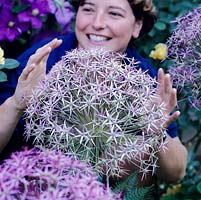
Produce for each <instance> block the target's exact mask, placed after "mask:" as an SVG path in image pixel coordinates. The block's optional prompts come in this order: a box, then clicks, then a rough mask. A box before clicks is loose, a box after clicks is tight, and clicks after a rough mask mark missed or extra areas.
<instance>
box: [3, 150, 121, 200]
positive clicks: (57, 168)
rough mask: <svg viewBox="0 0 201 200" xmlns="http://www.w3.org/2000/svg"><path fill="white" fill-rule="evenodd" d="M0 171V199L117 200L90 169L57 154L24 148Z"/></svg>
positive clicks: (50, 151)
mask: <svg viewBox="0 0 201 200" xmlns="http://www.w3.org/2000/svg"><path fill="white" fill-rule="evenodd" d="M0 170H1V176H0V199H1V200H8V199H12V200H18V199H20V200H25V199H26V200H28V199H30V200H31V199H32V200H44V199H48V200H55V199H58V200H61V199H68V200H94V199H97V200H105V199H107V200H113V199H119V197H117V195H115V194H113V193H112V192H111V191H110V190H109V189H106V187H105V186H104V184H102V183H101V182H98V181H97V176H96V174H95V173H94V172H93V170H92V169H91V167H89V166H88V165H87V164H86V163H83V162H80V161H78V160H75V159H72V158H70V157H69V156H66V155H65V154H64V153H62V152H61V151H55V150H43V151H39V150H38V149H36V148H34V149H30V150H28V149H24V150H23V151H20V152H15V153H13V154H12V155H11V157H10V158H9V159H7V160H5V162H4V163H3V164H2V165H0ZM119 200H120V199H119Z"/></svg>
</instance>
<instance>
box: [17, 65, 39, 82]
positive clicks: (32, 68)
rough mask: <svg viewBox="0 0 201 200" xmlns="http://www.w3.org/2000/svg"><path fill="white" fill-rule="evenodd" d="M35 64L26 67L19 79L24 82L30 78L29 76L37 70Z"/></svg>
mask: <svg viewBox="0 0 201 200" xmlns="http://www.w3.org/2000/svg"><path fill="white" fill-rule="evenodd" d="M35 66H36V65H35V64H31V65H29V66H26V67H25V68H24V70H23V71H22V74H21V75H20V77H19V80H20V81H24V80H26V79H27V78H28V76H29V74H30V73H31V72H32V71H33V70H34V69H35Z"/></svg>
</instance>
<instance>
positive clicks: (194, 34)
mask: <svg viewBox="0 0 201 200" xmlns="http://www.w3.org/2000/svg"><path fill="white" fill-rule="evenodd" d="M175 23H177V25H176V27H175V29H174V32H173V34H172V35H171V36H170V38H169V39H168V41H167V46H168V58H169V59H170V60H171V61H172V63H173V65H172V66H171V67H170V68H169V73H170V74H171V76H172V79H173V82H174V84H175V85H176V86H177V88H178V89H179V92H181V94H184V95H185V96H187V97H188V99H189V100H190V102H191V104H192V105H193V106H194V107H195V108H197V109H199V110H200V108H201V84H200V83H201V6H199V7H198V8H196V9H194V10H193V11H191V12H189V13H187V14H185V15H183V16H182V17H180V18H178V19H176V20H175Z"/></svg>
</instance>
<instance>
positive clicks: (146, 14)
mask: <svg viewBox="0 0 201 200" xmlns="http://www.w3.org/2000/svg"><path fill="white" fill-rule="evenodd" d="M127 1H128V2H129V4H130V6H131V8H132V11H133V14H134V15H135V18H136V20H142V21H143V25H142V29H141V31H140V36H142V35H144V34H146V33H148V32H149V31H150V30H151V29H152V28H153V25H154V23H155V22H156V20H157V12H156V8H155V6H154V4H153V2H152V0H127ZM84 3H85V0H73V1H72V3H71V4H72V5H73V7H74V8H75V11H76V12H77V10H78V8H79V6H83V5H84Z"/></svg>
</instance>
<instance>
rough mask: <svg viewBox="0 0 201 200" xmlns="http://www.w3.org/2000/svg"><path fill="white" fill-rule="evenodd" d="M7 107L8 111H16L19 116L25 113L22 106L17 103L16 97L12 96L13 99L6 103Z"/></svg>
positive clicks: (10, 98)
mask: <svg viewBox="0 0 201 200" xmlns="http://www.w3.org/2000/svg"><path fill="white" fill-rule="evenodd" d="M5 106H7V107H8V110H12V111H14V112H15V113H16V114H19V115H21V114H22V113H23V111H24V108H22V107H21V106H20V104H18V103H17V102H16V98H15V96H14V95H13V96H11V97H9V98H8V99H7V100H6V101H5Z"/></svg>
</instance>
